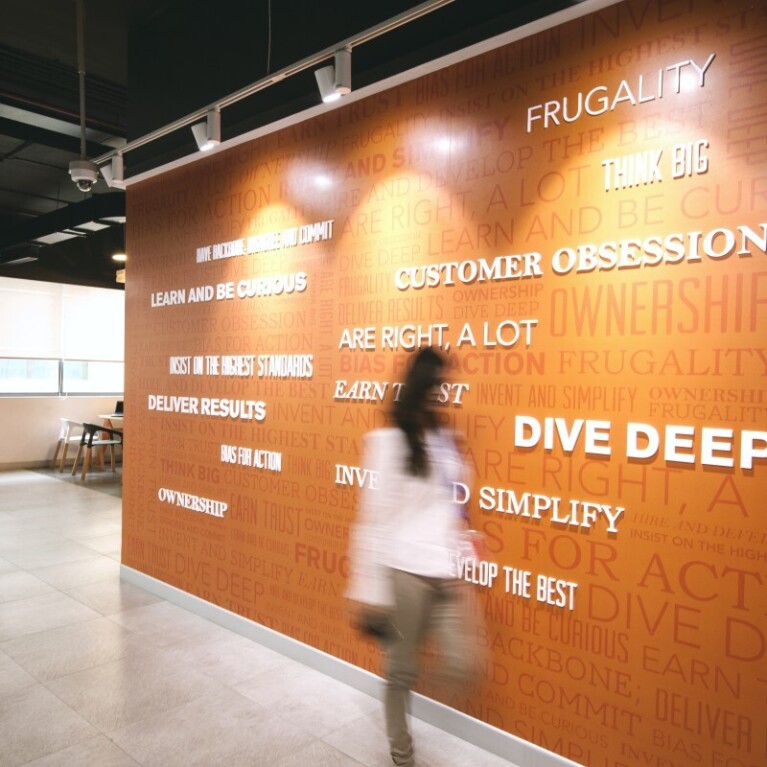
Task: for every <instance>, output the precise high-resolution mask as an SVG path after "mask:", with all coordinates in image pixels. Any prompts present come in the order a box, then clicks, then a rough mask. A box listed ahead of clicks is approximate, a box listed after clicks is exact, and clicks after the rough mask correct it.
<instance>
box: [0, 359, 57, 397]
mask: <svg viewBox="0 0 767 767" xmlns="http://www.w3.org/2000/svg"><path fill="white" fill-rule="evenodd" d="M58 393H59V360H45V359H42V360H30V359H18V358H16V359H13V358H10V359H0V394H58Z"/></svg>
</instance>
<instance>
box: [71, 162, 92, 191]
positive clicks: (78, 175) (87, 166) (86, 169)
mask: <svg viewBox="0 0 767 767" xmlns="http://www.w3.org/2000/svg"><path fill="white" fill-rule="evenodd" d="M69 175H70V176H72V181H74V182H75V184H77V188H78V189H79V190H80V191H81V192H90V191H91V189H93V186H94V184H95V183H96V181H98V178H99V167H98V165H96V163H93V162H90V161H89V160H73V161H72V162H70V163H69Z"/></svg>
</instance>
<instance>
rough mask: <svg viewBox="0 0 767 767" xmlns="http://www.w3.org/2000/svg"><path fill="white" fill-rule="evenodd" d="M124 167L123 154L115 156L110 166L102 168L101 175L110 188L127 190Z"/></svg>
mask: <svg viewBox="0 0 767 767" xmlns="http://www.w3.org/2000/svg"><path fill="white" fill-rule="evenodd" d="M124 167H125V166H124V164H123V156H122V155H121V154H116V155H114V156H113V157H112V161H111V162H110V163H109V165H102V166H101V168H100V170H101V175H102V176H103V177H104V181H106V182H107V186H108V187H110V188H113V189H125V178H124V175H123V173H124Z"/></svg>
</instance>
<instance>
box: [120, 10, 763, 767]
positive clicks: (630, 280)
mask: <svg viewBox="0 0 767 767" xmlns="http://www.w3.org/2000/svg"><path fill="white" fill-rule="evenodd" d="M766 28H767V25H765V8H764V6H763V5H759V4H753V3H750V2H742V1H741V0H733V2H730V3H727V4H723V3H720V2H714V1H713V0H684V2H682V1H681V0H680V1H678V2H676V1H675V0H670V1H668V2H666V1H664V2H654V1H653V2H643V1H640V0H637V1H631V2H627V3H622V4H619V5H615V6H611V7H609V8H606V9H604V10H602V11H599V12H597V13H594V14H591V15H588V16H585V17H583V18H581V19H578V20H576V21H573V22H570V23H567V24H565V25H563V26H560V27H557V28H554V29H551V30H548V31H545V32H542V33H540V34H537V35H535V36H534V37H531V38H527V39H524V40H521V41H519V42H516V43H514V44H511V45H509V46H507V47H505V48H501V49H499V50H496V51H492V52H489V53H487V54H484V55H482V56H479V57H477V58H473V59H470V60H466V61H463V62H461V63H460V64H457V65H455V66H451V67H449V68H447V69H443V70H441V71H438V72H435V73H433V74H431V75H429V76H426V77H423V78H421V79H419V80H417V81H414V82H411V83H408V84H405V85H402V86H399V87H397V88H394V89H392V90H389V91H386V92H383V93H380V94H378V95H374V96H371V97H369V98H367V99H365V100H362V101H359V102H356V103H350V104H347V105H345V106H343V107H341V108H339V109H337V110H336V111H333V112H329V113H327V114H324V115H322V116H320V117H316V118H314V119H311V120H308V121H306V122H304V123H302V124H300V125H296V126H293V127H291V128H287V129H285V130H282V131H280V132H277V133H274V134H272V135H269V136H266V137H263V138H259V139H257V140H254V141H252V142H250V143H247V144H243V145H241V146H237V147H234V148H231V149H229V150H226V151H222V152H220V153H217V154H215V155H213V156H211V157H209V158H205V159H203V160H201V161H199V162H196V163H194V164H191V165H189V166H186V167H183V168H180V169H176V170H173V171H171V172H168V173H166V174H164V175H162V176H159V177H156V178H154V179H151V180H147V181H144V182H142V183H140V184H137V185H135V186H134V187H132V188H131V190H130V192H129V195H128V208H129V213H128V222H129V223H128V227H129V240H128V247H129V252H130V264H129V267H130V268H129V280H128V286H127V328H128V337H127V352H126V353H127V363H128V364H127V371H128V374H127V375H128V379H127V382H126V400H127V402H128V410H129V416H128V422H127V424H126V431H127V448H126V471H125V502H124V508H125V511H124V533H123V535H124V539H123V561H124V563H125V564H126V565H128V566H130V567H132V568H135V569H137V570H140V571H142V572H144V573H147V574H148V575H151V576H154V577H156V578H158V579H160V580H162V581H164V582H166V583H168V584H171V585H173V586H176V587H178V588H180V589H184V590H186V591H188V592H190V593H192V594H195V595H197V596H199V597H202V598H203V599H206V600H209V601H210V602H212V603H214V604H217V605H220V606H222V607H224V608H226V609H228V610H231V611H233V612H235V613H238V614H240V615H243V616H246V617H247V618H249V619H251V620H253V621H256V622H258V623H260V624H263V625H265V626H268V627H271V628H273V629H276V630H277V631H279V632H282V633H284V634H286V635H288V636H290V637H294V638H295V639H298V640H300V641H302V642H305V643H307V644H309V645H311V646H312V647H315V648H317V649H319V650H322V651H324V652H327V653H330V654H331V655H334V656H336V657H338V658H341V659H343V660H346V661H349V662H351V663H353V664H356V665H358V666H360V667H362V668H370V669H373V670H377V668H378V665H377V664H378V659H377V654H376V651H375V648H374V647H373V646H371V645H368V644H367V643H365V642H364V641H362V640H360V638H359V637H358V636H357V635H355V633H354V632H353V631H352V630H351V629H350V628H349V626H348V625H347V622H346V620H345V617H344V614H343V605H342V593H343V589H344V584H345V574H346V570H347V559H346V551H347V545H348V535H349V528H350V525H351V523H352V520H353V517H354V511H355V505H356V501H357V496H358V492H359V487H360V485H361V484H362V483H364V482H366V481H369V477H368V475H366V473H365V471H364V467H362V466H361V465H360V448H361V437H362V436H363V435H364V434H365V432H366V431H367V430H369V429H371V428H374V427H376V426H381V425H383V424H384V423H385V422H386V413H387V411H388V409H389V407H390V405H391V402H392V400H393V398H394V397H395V396H396V395H397V391H398V386H399V384H400V382H401V381H402V379H403V371H404V368H405V365H406V363H407V358H408V354H409V352H410V351H412V349H414V348H417V347H418V346H420V345H421V344H423V343H431V344H439V345H441V346H442V347H443V348H444V349H446V350H447V351H448V354H449V356H450V360H451V366H452V377H451V385H450V386H449V387H447V388H445V390H444V400H445V405H444V412H443V418H444V420H445V422H447V423H450V424H452V425H453V426H454V427H455V428H456V429H457V430H458V431H460V432H461V433H462V434H463V435H464V437H465V454H466V460H467V462H468V464H469V465H470V466H471V468H472V471H473V481H472V484H471V487H470V489H469V491H468V492H470V499H469V508H470V513H471V517H472V522H473V525H474V526H475V527H477V528H479V529H481V530H482V531H483V532H484V534H485V536H486V542H487V552H486V557H485V559H484V560H483V561H482V562H481V563H480V564H479V565H477V566H467V567H465V568H464V569H463V570H462V574H463V576H464V577H465V578H466V579H467V580H468V581H470V583H471V584H472V589H473V590H474V592H475V594H476V596H477V609H478V610H479V611H480V613H481V616H482V619H483V620H482V623H481V626H482V628H481V629H480V631H481V637H480V639H481V641H482V643H483V645H484V647H485V648H486V651H487V655H486V659H485V666H484V678H483V682H482V684H481V686H480V687H479V688H478V689H477V690H475V691H474V692H472V693H471V694H469V695H468V696H464V697H460V696H455V697H453V698H450V699H449V700H447V702H448V703H449V704H450V705H452V706H455V707H456V708H458V709H461V710H463V711H465V712H467V713H469V714H470V715H472V716H474V717H476V718H478V719H480V720H482V721H485V722H488V723H490V724H492V725H495V726H497V727H500V728H502V729H504V730H506V731H508V732H510V733H513V734H515V735H518V736H520V737H522V738H525V739H527V740H529V741H532V742H533V743H536V744H538V745H540V746H543V747H544V748H547V749H550V750H552V751H555V752H557V753H559V754H562V755H564V756H566V757H569V758H571V759H573V760H575V761H577V762H580V763H583V764H586V765H589V766H590V767H595V766H596V767H624V766H625V767H633V766H634V765H637V764H646V765H654V766H655V767H661V766H664V767H671V766H672V765H674V766H676V767H682V766H683V765H684V766H685V767H687V766H689V765H707V766H710V767H757V765H763V764H765V763H766V762H767V731H766V729H765V718H764V700H765V693H766V692H767V674H765V652H766V651H767V613H766V612H765V605H767V599H766V595H765V580H766V579H767V573H766V572H765V560H766V559H767V524H766V523H765V512H764V500H765V497H767V492H766V491H767V387H765V381H767V343H766V341H767V331H766V330H765V329H766V328H767V255H766V254H765V250H766V249H767V244H766V242H765V240H766V238H767V223H766V222H767V127H765V126H767V112H766V111H765V93H766V92H767V91H766V89H767V80H766V79H765V71H766V69H765V67H766V65H767V34H765V29H766ZM224 119H225V115H224ZM424 691H425V692H426V693H427V694H432V691H431V690H429V689H427V688H424ZM434 694H435V695H436V694H437V693H436V692H434Z"/></svg>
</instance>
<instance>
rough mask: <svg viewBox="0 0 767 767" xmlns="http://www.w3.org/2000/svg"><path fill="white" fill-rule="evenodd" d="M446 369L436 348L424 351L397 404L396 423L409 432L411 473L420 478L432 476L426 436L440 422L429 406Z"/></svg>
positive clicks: (442, 357) (431, 347)
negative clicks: (427, 454)
mask: <svg viewBox="0 0 767 767" xmlns="http://www.w3.org/2000/svg"><path fill="white" fill-rule="evenodd" d="M445 366H446V361H445V358H444V356H443V355H442V353H441V352H440V351H438V350H437V349H435V348H434V347H433V346H427V347H424V348H423V349H421V350H420V351H419V352H418V354H417V355H416V357H415V359H414V360H413V361H412V363H411V365H410V368H409V369H408V373H407V377H406V378H405V385H404V386H403V387H402V389H401V390H400V397H399V399H398V400H397V401H396V402H395V403H394V410H393V413H392V415H393V417H394V422H395V423H396V424H397V426H399V428H400V429H402V431H403V432H405V437H406V438H407V443H408V446H409V447H410V455H409V456H408V460H407V467H408V471H409V472H410V473H411V474H413V475H414V476H417V477H425V476H426V475H427V474H428V473H429V466H428V460H427V456H426V448H425V445H424V432H425V431H427V430H429V429H435V428H436V427H437V418H436V415H435V413H434V411H433V410H432V409H431V408H430V407H427V404H428V402H429V399H430V398H431V397H433V396H434V393H433V389H434V387H435V386H439V384H440V383H442V372H443V370H444V369H445Z"/></svg>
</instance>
